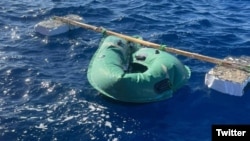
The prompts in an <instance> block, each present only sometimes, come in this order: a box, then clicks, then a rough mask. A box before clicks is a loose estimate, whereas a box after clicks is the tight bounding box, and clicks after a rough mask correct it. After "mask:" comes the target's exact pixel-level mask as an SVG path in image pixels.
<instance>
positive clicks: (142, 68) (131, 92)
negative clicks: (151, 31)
mask: <svg viewBox="0 0 250 141" xmlns="http://www.w3.org/2000/svg"><path fill="white" fill-rule="evenodd" d="M87 77H88V80H89V82H90V84H91V85H92V86H93V87H94V88H95V89H97V90H98V91H99V92H100V93H101V94H104V95H106V96H108V97H110V98H113V99H116V100H119V101H124V102H135V103H142V102H153V101H159V100H164V99H167V98H170V97H172V95H173V93H174V92H175V91H176V90H178V89H179V88H181V87H182V86H183V85H184V84H185V83H186V82H187V81H188V79H189V78H190V70H189V68H188V67H187V66H185V65H183V64H182V63H181V62H180V61H179V60H178V59H177V58H176V57H175V56H173V55H171V54H169V53H167V52H164V51H160V50H158V49H152V48H143V47H142V46H140V45H139V44H132V43H130V42H128V41H126V40H124V39H122V38H119V37H116V36H107V37H104V38H103V40H102V41H101V43H100V46H99V49H98V50H97V51H96V53H95V54H94V56H93V58H92V59H91V62H90V64H89V67H88V72H87Z"/></svg>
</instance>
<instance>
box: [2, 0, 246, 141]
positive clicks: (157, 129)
mask: <svg viewBox="0 0 250 141" xmlns="http://www.w3.org/2000/svg"><path fill="white" fill-rule="evenodd" d="M67 14H77V15H79V16H81V17H84V21H85V22H86V23H88V24H93V25H95V26H102V27H105V28H107V29H109V30H113V31H116V32H119V33H123V34H127V35H140V36H142V37H143V38H144V39H145V40H148V41H151V42H155V43H158V44H165V45H168V46H171V47H174V48H177V49H181V50H185V51H189V52H194V53H199V54H202V55H207V56H211V57H216V58H220V59H223V58H225V57H227V56H234V57H240V56H242V55H244V56H250V20H249V19H250V2H249V1H248V0H154V1H152V0H124V1H115V0H85V1H79V0H1V1H0V141H91V140H93V141H143V140H148V141H210V140H211V125H213V124H250V92H246V93H245V94H244V95H243V96H242V97H237V96H230V95H227V94H222V93H220V92H217V91H214V90H212V89H209V88H208V87H207V86H206V85H205V84H204V78H205V74H206V72H208V71H209V70H210V69H211V68H213V67H214V66H215V65H214V64H211V63H208V62H204V61H200V60H196V59H191V58H188V57H184V56H181V55H176V56H177V57H178V58H179V59H180V60H181V61H182V62H183V63H184V64H185V65H188V66H189V67H190V68H191V71H192V76H191V78H190V81H189V82H188V83H187V84H186V85H185V86H183V87H182V88H181V89H180V90H178V91H177V92H176V93H175V95H174V96H173V97H172V98H171V99H167V100H164V101H159V102H153V103H146V104H131V103H122V102H118V101H114V100H111V99H109V98H106V97H104V96H102V95H100V94H99V93H98V92H97V91H96V90H95V89H94V88H93V87H91V85H90V84H89V82H88V80H87V77H86V76H87V74H86V73H87V68H88V64H89V62H90V59H91V57H92V56H93V54H94V53H95V51H96V50H97V48H98V44H99V42H100V40H101V37H102V35H101V34H100V33H96V32H93V31H89V30H86V29H76V30H72V31H70V32H67V33H64V34H61V35H57V36H51V37H47V36H44V35H41V34H39V33H36V32H35V30H34V26H35V24H37V23H39V22H41V21H44V20H48V19H50V18H52V17H53V16H65V15H67Z"/></svg>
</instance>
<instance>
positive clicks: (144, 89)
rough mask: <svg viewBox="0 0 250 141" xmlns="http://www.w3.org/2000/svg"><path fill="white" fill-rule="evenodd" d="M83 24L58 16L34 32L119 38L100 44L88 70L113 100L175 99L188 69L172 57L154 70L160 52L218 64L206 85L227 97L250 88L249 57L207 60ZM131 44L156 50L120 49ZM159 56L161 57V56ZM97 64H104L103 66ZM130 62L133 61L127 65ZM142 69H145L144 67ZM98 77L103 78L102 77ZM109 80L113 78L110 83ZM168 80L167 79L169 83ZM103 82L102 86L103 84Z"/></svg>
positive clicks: (91, 78) (95, 83) (186, 52)
mask: <svg viewBox="0 0 250 141" xmlns="http://www.w3.org/2000/svg"><path fill="white" fill-rule="evenodd" d="M81 21H82V18H81V17H80V16H78V15H66V16H64V17H58V16H55V17H53V18H52V19H50V20H48V21H42V22H40V23H38V24H37V25H35V31H36V32H38V33H40V34H43V35H46V36H52V35H58V34H61V33H65V32H67V31H69V30H71V29H75V28H79V27H81V28H85V29H89V30H93V31H96V32H100V33H103V34H104V33H105V35H112V36H116V38H118V37H119V42H117V41H116V40H118V39H114V40H113V39H112V41H110V42H109V43H111V44H109V45H107V44H106V38H104V39H103V40H105V41H102V42H101V44H100V48H102V49H98V51H97V53H96V55H95V57H93V58H92V61H91V65H90V67H89V70H92V71H89V72H88V78H89V80H90V82H91V84H92V85H93V86H94V87H95V88H96V89H97V90H99V91H100V92H101V93H103V94H105V95H107V96H109V97H112V98H114V99H118V100H123V101H131V102H149V101H157V100H162V99H166V98H168V97H170V96H171V95H172V91H174V90H177V89H178V88H179V86H181V85H183V84H184V82H185V81H186V80H187V79H188V78H189V76H190V72H189V70H188V69H187V67H185V66H184V67H183V65H182V64H181V63H180V62H178V61H177V62H178V63H177V66H178V67H176V64H175V63H176V62H175V61H173V60H177V59H176V58H175V59H173V60H172V59H169V58H174V57H173V56H171V55H170V54H168V55H166V56H165V57H166V58H167V59H166V60H165V58H162V59H161V60H164V61H163V62H164V63H166V65H163V66H164V67H162V68H164V69H159V70H154V69H151V68H152V67H155V66H154V65H153V64H152V62H154V61H155V60H157V59H155V60H154V59H153V60H151V61H152V62H151V61H150V60H149V58H151V57H152V56H154V55H155V54H158V52H160V54H167V53H163V52H168V53H173V54H179V55H183V56H186V57H190V58H194V59H198V60H201V61H205V62H209V63H213V64H215V65H216V66H215V68H213V69H211V70H210V71H209V72H208V73H207V74H206V76H205V84H206V85H207V86H208V87H209V88H211V89H214V90H216V91H219V92H222V93H225V94H230V95H236V96H242V95H243V93H244V92H245V91H246V89H247V88H248V86H249V84H250V83H249V81H250V63H249V62H250V59H249V57H243V58H226V59H219V58H214V57H210V56H205V55H201V54H197V53H193V52H188V51H184V50H179V49H176V48H172V47H166V46H164V45H160V44H156V43H152V42H149V41H145V40H142V39H137V38H134V37H131V36H128V35H123V34H120V33H116V32H113V31H110V30H106V29H105V28H103V27H97V26H94V25H89V24H86V23H82V22H81ZM112 38H113V37H112ZM107 40H111V39H109V37H107ZM128 42H130V43H134V44H133V45H132V48H134V47H133V46H137V47H138V44H140V45H143V46H146V47H150V48H154V49H148V48H145V49H144V48H143V49H141V48H142V47H138V48H137V50H134V51H132V52H131V50H130V49H129V50H127V49H122V50H121V47H124V46H125V47H131V45H129V44H130V43H129V44H128ZM116 43H117V44H116ZM120 43H122V45H120ZM114 47H117V48H114ZM160 50H161V51H160ZM124 51H125V52H124ZM127 51H128V52H129V53H128V52H127ZM104 52H105V53H108V52H109V53H108V54H105V53H104ZM136 52H137V53H139V54H140V53H142V54H148V56H146V57H145V56H144V55H142V56H141V57H140V55H139V56H137V57H135V53H136ZM101 53H104V54H102V55H104V56H101V57H100V56H99V55H100V54H101ZM124 53H125V54H127V53H128V54H129V55H128V56H129V58H131V59H128V58H126V57H125V58H124V56H123V55H124ZM97 54H99V55H97ZM122 54H123V55H122ZM153 54H154V55H153ZM151 55H152V56H151ZM97 56H99V57H97ZM131 56H132V57H131ZM156 56H159V54H158V55H156ZM169 56H171V57H169ZM148 57H149V58H148ZM100 58H101V59H100ZM107 58H110V59H107ZM112 58H113V59H116V61H114V60H112ZM246 58H248V59H246ZM124 59H125V60H126V61H125V62H126V63H128V64H127V65H128V66H130V67H129V68H130V69H123V70H122V69H121V68H122V67H121V66H123V67H125V66H126V65H124V64H122V65H121V64H120V63H121V62H122V61H124ZM144 59H145V60H144ZM96 60H98V61H100V62H102V63H103V64H102V63H100V62H98V61H96ZM104 60H106V61H104ZM128 60H130V61H129V62H128ZM131 60H132V61H131ZM161 60H157V61H159V62H161ZM133 61H134V62H133ZM136 61H137V62H141V65H135V64H136V63H135V62H136ZM172 61H173V62H174V63H173V64H172V65H173V66H174V67H173V66H171V62H172ZM108 62H110V63H111V64H110V65H107V64H108ZM143 62H144V63H145V64H144V63H143ZM126 63H125V64H126ZM137 64H140V63H137ZM155 64H157V63H155ZM143 65H144V67H141V66H143ZM139 66H140V67H139ZM160 66H161V65H159V64H158V66H157V67H158V68H160ZM165 66H167V67H166V68H167V69H165ZM179 66H182V67H179ZM109 67H110V68H109ZM119 67H120V68H119ZM137 67H138V68H137ZM102 68H105V69H102ZM118 68H119V69H118ZM125 68H126V67H125ZM131 68H137V69H138V70H136V69H132V70H134V71H131ZM145 68H146V69H145ZM180 68H182V69H180ZM184 68H185V69H184ZM109 69H110V70H109ZM179 69H180V70H181V71H180V72H182V71H183V72H184V73H183V74H181V76H183V77H184V78H182V79H180V78H181V77H180V78H178V75H179V74H178V73H177V74H174V73H173V72H176V70H179ZM111 70H115V73H112V72H111ZM142 70H144V71H142ZM149 70H151V71H152V70H154V71H159V74H161V73H163V74H164V72H165V74H166V76H167V77H164V78H165V79H164V78H163V77H162V76H163V75H159V74H158V73H157V75H152V76H151V73H152V72H150V71H149ZM163 70H167V71H163ZM137 71H138V72H137ZM92 72H95V73H93V74H92ZM177 72H178V71H177ZM99 73H100V74H102V75H99ZM139 74H140V75H139ZM152 74H154V73H152ZM95 75H96V76H95ZM125 76H126V77H125ZM128 76H130V77H131V78H130V77H128ZM132 76H133V77H132ZM155 76H157V77H159V81H158V78H157V80H156V79H152V78H154V77H155ZM176 77H177V78H176ZM101 78H103V80H101ZM108 78H110V80H109V79H108ZM125 78H126V79H125ZM141 78H143V79H141ZM160 78H162V82H164V85H159V86H161V87H164V88H165V89H167V90H166V91H164V92H163V93H161V90H162V88H161V87H159V88H158V85H156V81H157V83H158V82H161V81H160ZM166 78H168V79H167V80H166ZM106 80H107V81H106ZM142 80H143V81H145V83H144V82H143V83H139V82H142ZM179 80H180V83H178V81H179ZM100 82H103V84H100ZM135 82H136V83H135ZM137 84H138V85H137ZM139 84H141V85H139ZM159 84H161V83H159ZM165 84H167V85H165ZM170 86H171V89H170ZM116 87H117V88H116ZM168 88H169V89H168ZM139 91H140V92H139ZM159 91H160V92H159ZM133 93H134V95H133ZM122 94H123V95H122Z"/></svg>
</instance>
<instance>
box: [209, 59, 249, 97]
mask: <svg viewBox="0 0 250 141" xmlns="http://www.w3.org/2000/svg"><path fill="white" fill-rule="evenodd" d="M243 59H244V58H241V59H235V58H232V57H229V58H226V59H225V60H230V61H233V62H238V63H241V64H242V63H243V62H245V63H247V62H248V60H243ZM249 82H250V74H249V73H248V72H245V71H242V70H239V69H233V68H227V67H222V66H216V67H215V68H213V69H211V70H210V71H209V72H208V73H206V76H205V84H206V85H207V86H208V87H209V88H211V89H214V90H216V91H219V92H221V93H224V94H229V95H234V96H242V95H243V94H244V88H245V87H246V86H247V84H248V83H249Z"/></svg>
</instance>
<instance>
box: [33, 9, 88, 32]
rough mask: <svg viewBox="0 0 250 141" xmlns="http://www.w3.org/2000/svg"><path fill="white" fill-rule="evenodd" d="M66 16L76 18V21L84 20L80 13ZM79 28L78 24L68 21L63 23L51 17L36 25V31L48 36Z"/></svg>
mask: <svg viewBox="0 0 250 141" xmlns="http://www.w3.org/2000/svg"><path fill="white" fill-rule="evenodd" d="M64 17H65V18H68V19H71V20H75V21H83V18H82V17H80V16H78V15H73V14H71V15H67V16H64ZM76 28H79V27H77V26H72V25H70V24H67V23H63V22H62V21H59V20H54V19H49V20H46V21H42V22H39V23H38V24H36V25H35V31H36V32H38V33H40V34H42V35H47V36H54V35H58V34H62V33H65V32H68V31H69V30H72V29H76Z"/></svg>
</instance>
